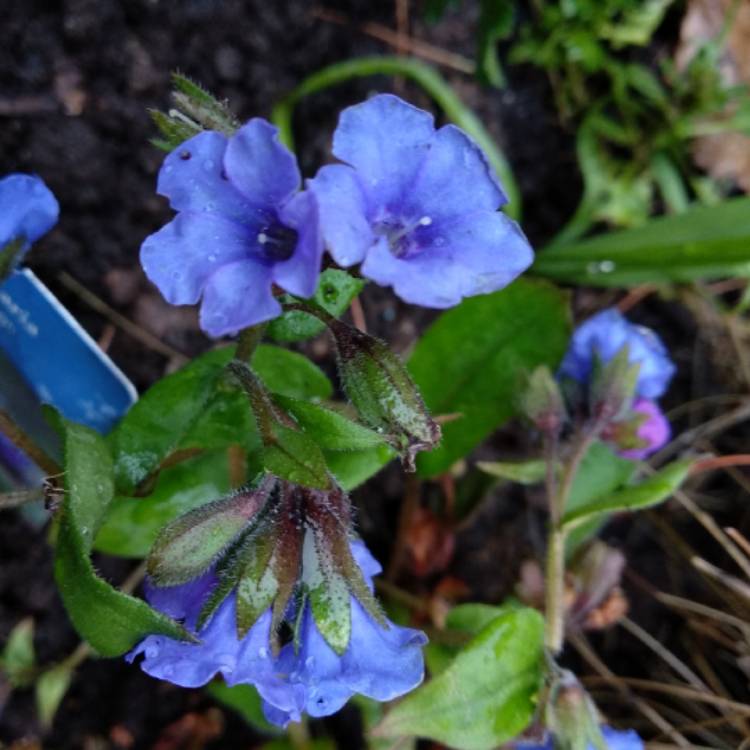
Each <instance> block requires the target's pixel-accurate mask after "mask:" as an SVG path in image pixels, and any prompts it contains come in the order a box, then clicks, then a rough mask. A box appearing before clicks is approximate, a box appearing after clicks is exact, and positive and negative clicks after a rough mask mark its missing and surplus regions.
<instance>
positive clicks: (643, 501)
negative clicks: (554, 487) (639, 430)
mask: <svg viewBox="0 0 750 750" xmlns="http://www.w3.org/2000/svg"><path fill="white" fill-rule="evenodd" d="M692 464H693V461H692V459H683V460H681V461H675V462H674V463H671V464H669V465H668V466H665V467H664V468H663V469H660V470H659V471H657V472H656V473H655V474H653V475H651V476H650V477H648V479H644V480H643V481H642V482H639V483H638V484H634V485H631V486H629V487H625V488H623V489H621V490H619V491H617V492H613V493H611V494H608V495H605V496H604V497H600V498H598V499H597V500H595V501H594V502H589V503H586V504H583V505H579V506H578V507H576V508H575V509H573V510H569V511H568V512H566V513H565V515H564V516H563V520H562V523H563V526H564V527H565V528H567V529H574V528H577V527H579V526H580V525H581V524H583V523H586V522H587V521H591V520H592V519H596V518H599V517H601V516H602V515H609V514H611V513H619V512H620V511H624V510H630V511H633V510H642V509H643V508H652V507H653V506H655V505H659V504H660V503H663V502H664V501H665V500H668V499H669V498H670V497H671V496H672V495H673V494H674V492H675V491H676V490H677V489H679V487H680V485H681V484H682V483H683V482H684V481H685V479H686V478H687V475H688V473H689V472H690V467H691V466H692Z"/></svg>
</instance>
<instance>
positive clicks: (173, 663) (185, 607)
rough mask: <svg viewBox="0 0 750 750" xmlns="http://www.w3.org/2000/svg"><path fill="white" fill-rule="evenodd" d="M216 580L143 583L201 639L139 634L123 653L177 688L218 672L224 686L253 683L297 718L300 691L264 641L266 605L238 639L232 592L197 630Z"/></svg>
mask: <svg viewBox="0 0 750 750" xmlns="http://www.w3.org/2000/svg"><path fill="white" fill-rule="evenodd" d="M215 585H216V579H215V577H214V575H213V573H212V572H209V573H207V574H205V575H203V576H201V577H200V578H197V579H195V580H193V581H191V582H190V583H186V584H184V585H182V586H172V587H168V588H157V587H156V586H151V585H148V584H147V585H146V587H145V592H146V599H147V600H148V601H149V603H150V604H151V605H152V606H153V607H155V608H156V609H158V610H159V611H161V612H164V614H166V615H169V616H170V617H172V618H174V619H177V620H182V621H183V623H184V625H185V627H186V628H187V629H188V630H190V631H191V632H193V633H194V634H196V635H197V636H198V638H199V639H200V643H197V644H196V643H189V642H187V641H177V640H174V639H173V638H168V637H166V636H162V635H149V636H147V637H146V638H144V639H143V640H142V641H141V642H140V643H139V644H138V645H137V646H136V647H135V648H134V649H133V650H132V651H131V652H130V653H129V654H128V655H127V656H126V658H127V660H128V661H129V662H132V661H133V660H134V659H135V658H136V657H137V656H140V655H143V660H142V661H141V664H140V666H141V669H142V670H143V671H144V672H146V673H147V674H149V675H151V676H152V677H157V678H158V679H160V680H167V681H168V682H172V683H174V684H175V685H179V686H180V687H200V686H201V685H205V684H206V683H207V682H209V681H210V680H211V679H213V677H214V676H216V675H217V674H221V675H222V676H223V677H224V679H225V680H226V682H227V684H229V685H237V684H240V683H247V684H251V685H254V686H255V687H256V689H257V690H258V692H259V693H260V695H261V696H262V698H263V699H264V700H265V701H270V702H271V703H272V704H273V705H274V706H276V707H277V708H278V709H279V710H284V711H287V712H288V713H289V714H290V716H292V717H293V718H297V719H298V718H299V715H300V714H299V709H298V706H300V705H301V704H302V703H303V700H304V696H303V695H302V694H301V690H300V688H298V687H296V686H293V685H291V684H290V683H289V682H288V681H286V680H285V679H284V676H283V675H280V674H278V673H277V670H276V666H275V663H274V657H273V654H272V653H271V648H270V644H269V638H270V628H271V610H270V609H268V610H267V611H266V612H264V613H263V614H262V615H261V616H260V617H259V618H258V620H257V622H256V623H255V624H254V625H253V626H252V627H251V628H250V630H249V631H248V633H247V635H245V637H244V638H243V639H242V640H239V639H238V638H237V625H236V616H235V608H236V596H235V594H234V593H233V594H231V595H230V596H229V597H227V598H226V599H225V601H224V602H223V603H222V604H221V606H220V607H219V608H218V609H217V610H216V612H215V613H214V614H213V616H212V617H211V619H210V620H209V621H208V622H207V623H206V624H205V625H204V626H203V627H202V628H201V629H200V630H196V622H197V620H198V615H199V613H200V611H201V608H202V606H203V604H204V602H205V600H206V597H207V596H208V595H209V593H210V592H211V590H212V589H213V588H214V586H215Z"/></svg>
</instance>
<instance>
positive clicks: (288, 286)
mask: <svg viewBox="0 0 750 750" xmlns="http://www.w3.org/2000/svg"><path fill="white" fill-rule="evenodd" d="M279 219H280V220H281V221H282V223H283V224H285V225H286V226H288V227H291V228H292V229H296V230H297V235H298V238H297V247H296V248H295V249H294V253H293V255H292V257H291V258H289V259H288V260H284V261H279V262H277V263H275V264H274V266H273V280H274V282H276V283H277V284H278V285H279V286H280V287H281V288H282V289H285V290H286V291H287V292H289V293H290V294H296V295H297V296H299V297H312V296H313V294H315V289H316V288H317V286H318V277H319V276H320V263H321V260H322V258H323V238H322V237H321V235H320V221H319V218H318V206H317V203H316V201H315V198H314V196H313V195H312V194H311V193H297V195H295V196H294V197H293V198H292V199H291V200H290V201H289V202H288V203H287V204H286V205H284V206H283V208H282V209H281V211H280V212H279Z"/></svg>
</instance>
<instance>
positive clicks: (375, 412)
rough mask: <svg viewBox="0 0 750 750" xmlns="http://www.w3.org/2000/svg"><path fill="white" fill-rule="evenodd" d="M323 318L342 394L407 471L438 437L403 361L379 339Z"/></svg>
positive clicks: (438, 428) (344, 324)
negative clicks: (331, 339)
mask: <svg viewBox="0 0 750 750" xmlns="http://www.w3.org/2000/svg"><path fill="white" fill-rule="evenodd" d="M326 322H327V324H328V327H329V329H330V331H331V333H332V334H333V337H334V340H335V342H336V353H337V358H338V365H339V372H340V374H341V380H342V383H343V386H344V390H345V391H346V395H347V396H348V397H349V400H350V401H351V402H352V404H353V405H354V407H355V408H356V409H357V411H358V412H359V415H360V417H361V418H362V420H363V421H364V422H365V423H366V424H367V425H368V426H370V427H372V428H373V429H374V430H376V431H377V432H379V433H381V434H382V435H383V437H384V438H385V439H386V440H387V441H388V442H389V443H390V444H391V445H392V446H393V447H394V448H395V449H396V450H398V451H399V453H400V454H401V457H402V461H403V462H404V466H405V467H406V468H407V470H409V471H413V470H414V457H415V455H416V454H417V453H418V452H419V451H423V450H430V449H432V448H434V447H435V446H436V445H437V443H438V442H439V441H440V427H439V426H438V424H437V423H436V422H435V421H434V420H433V419H432V417H431V416H430V414H429V412H428V411H427V407H426V406H425V404H424V401H423V400H422V396H421V394H420V393H419V390H418V389H417V386H416V385H415V384H414V381H413V380H412V379H411V377H410V376H409V373H408V372H407V370H406V367H405V366H404V364H403V362H402V361H401V360H400V359H399V358H398V356H397V355H396V354H394V353H393V352H392V351H391V350H390V349H389V348H388V346H386V344H385V343H383V342H382V341H380V340H379V339H376V338H373V337H372V336H368V335H367V334H366V333H362V331H360V330H358V329H356V328H352V327H351V326H349V325H347V324H346V323H342V322H341V321H339V320H335V319H333V318H332V319H330V320H328V321H326Z"/></svg>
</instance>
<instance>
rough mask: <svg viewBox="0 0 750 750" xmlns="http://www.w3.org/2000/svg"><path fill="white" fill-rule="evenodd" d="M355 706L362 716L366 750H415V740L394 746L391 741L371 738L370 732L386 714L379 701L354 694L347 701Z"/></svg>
mask: <svg viewBox="0 0 750 750" xmlns="http://www.w3.org/2000/svg"><path fill="white" fill-rule="evenodd" d="M349 702H350V703H351V704H353V705H355V706H356V707H357V708H358V709H359V712H360V715H361V716H362V723H363V724H364V730H365V731H364V734H365V741H366V742H367V750H394V748H396V749H397V750H415V748H416V746H417V741H416V740H407V741H405V742H399V743H398V744H397V745H395V746H394V743H393V741H392V740H387V739H378V738H377V737H373V736H372V733H371V730H372V729H373V728H374V727H375V726H376V725H377V724H378V723H379V722H380V721H381V720H382V719H383V716H385V713H386V706H385V705H384V704H383V703H381V702H380V701H376V700H373V699H372V698H365V696H364V695H359V694H355V695H354V696H353V697H352V698H351V700H350V701H349Z"/></svg>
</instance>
